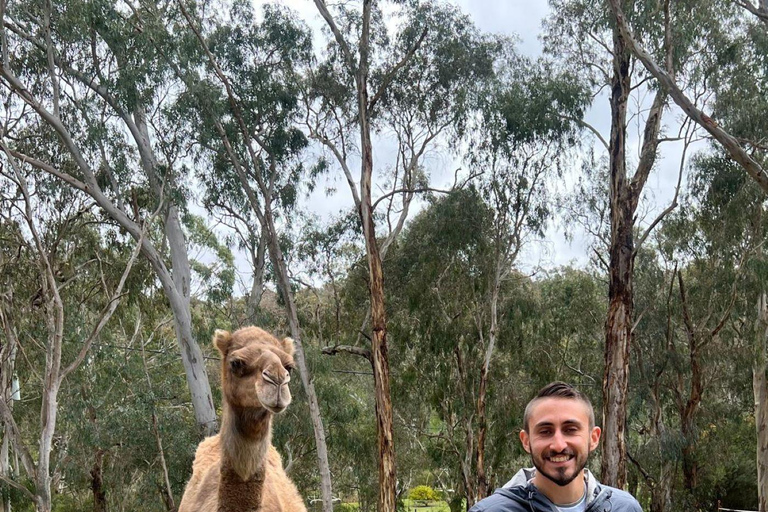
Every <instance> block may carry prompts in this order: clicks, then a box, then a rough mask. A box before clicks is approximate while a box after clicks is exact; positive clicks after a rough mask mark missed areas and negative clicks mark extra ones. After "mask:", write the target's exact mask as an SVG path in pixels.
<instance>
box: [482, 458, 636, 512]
mask: <svg viewBox="0 0 768 512" xmlns="http://www.w3.org/2000/svg"><path fill="white" fill-rule="evenodd" d="M535 474H536V469H534V468H530V469H521V470H520V471H518V472H517V474H516V475H515V476H514V477H513V478H512V480H510V481H509V482H507V483H506V484H505V485H504V487H502V488H500V489H496V492H494V493H493V494H492V495H490V496H488V497H487V498H485V499H484V500H480V501H478V502H477V503H475V506H474V507H472V508H471V509H469V512H558V508H557V507H556V506H555V505H554V504H553V503H552V502H551V501H550V500H549V499H548V498H547V497H546V496H544V494H542V493H541V492H540V491H539V490H538V489H537V488H536V486H535V485H533V482H532V480H533V476H534V475H535ZM584 478H585V480H586V482H587V504H586V510H585V512H643V509H642V508H641V507H640V504H639V503H638V502H637V500H636V499H635V498H634V497H633V496H632V495H631V494H629V493H628V492H625V491H622V490H620V489H615V488H613V487H609V486H607V485H602V484H601V483H600V482H598V481H597V479H596V478H595V477H594V476H593V475H592V473H590V472H589V470H588V469H585V470H584Z"/></svg>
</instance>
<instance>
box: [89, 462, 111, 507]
mask: <svg viewBox="0 0 768 512" xmlns="http://www.w3.org/2000/svg"><path fill="white" fill-rule="evenodd" d="M91 491H92V492H93V512H107V493H106V491H105V490H104V450H102V449H98V450H96V454H95V456H94V459H93V466H92V467H91Z"/></svg>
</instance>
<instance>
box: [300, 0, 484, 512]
mask: <svg viewBox="0 0 768 512" xmlns="http://www.w3.org/2000/svg"><path fill="white" fill-rule="evenodd" d="M315 5H316V6H317V8H318V11H319V12H320V14H321V16H322V17H323V19H324V20H325V21H326V24H327V26H328V28H329V29H330V32H331V41H330V43H329V47H328V55H327V59H326V60H325V61H324V62H322V63H321V64H320V65H319V66H318V68H317V69H316V70H315V72H314V73H313V76H312V94H313V95H314V96H313V99H311V100H310V101H309V102H308V105H307V108H308V118H307V125H308V128H309V131H310V136H311V137H312V138H314V139H315V140H318V141H319V142H320V143H321V144H323V146H324V147H325V148H327V150H328V151H329V152H330V153H331V154H332V155H333V156H334V158H335V160H336V161H337V163H338V165H339V166H340V167H341V169H342V170H343V172H344V176H345V178H346V181H347V183H348V185H349V187H350V192H351V194H352V198H353V200H354V203H355V208H356V209H357V212H358V214H359V216H360V222H361V225H362V231H363V237H364V240H365V247H366V256H367V261H368V267H369V268H368V270H369V279H368V287H369V291H370V315H369V316H368V317H367V319H370V322H371V336H370V340H371V345H370V350H360V348H359V347H353V350H351V351H350V352H352V353H358V354H366V357H368V359H369V361H370V363H371V366H372V367H373V373H374V390H375V397H376V402H375V403H376V407H375V411H376V420H377V438H378V452H379V457H378V458H379V503H378V509H379V510H380V511H381V512H384V511H393V510H394V509H395V498H396V489H395V487H396V477H395V455H394V453H395V452H394V444H393V433H392V428H393V427H392V425H393V420H392V403H391V396H390V375H389V361H388V350H389V348H388V343H387V314H386V306H385V295H384V275H383V271H382V259H383V257H384V256H385V255H386V252H387V249H388V248H389V246H390V244H391V243H392V241H393V240H394V237H395V236H396V235H397V233H398V232H399V231H400V230H401V229H402V227H403V225H404V222H405V219H406V218H407V216H408V212H409V207H410V204H411V201H412V200H413V197H414V195H415V194H416V193H417V191H419V190H424V189H427V188H429V186H428V180H427V178H426V174H425V173H424V165H423V158H424V155H425V153H426V152H427V151H428V150H429V149H430V148H431V147H434V146H435V144H436V143H437V142H438V141H439V140H440V137H441V136H442V135H445V134H447V133H449V132H450V133H454V134H460V133H461V128H462V124H463V119H464V118H465V116H466V101H467V98H468V97H470V96H471V94H472V92H473V90H474V89H473V86H474V85H476V83H477V82H478V81H479V80H482V79H483V77H485V76H489V75H490V74H491V73H492V68H491V64H492V61H493V52H494V48H495V46H496V44H495V43H494V42H493V41H492V40H489V39H488V38H484V37H482V36H481V35H479V34H478V33H477V31H476V29H475V28H474V27H473V26H472V24H471V23H470V22H469V20H468V19H467V18H466V17H464V16H461V15H459V14H458V13H457V12H456V10H455V9H454V8H451V7H447V6H441V5H436V4H431V3H424V4H421V3H419V2H414V3H411V4H403V5H402V6H401V7H400V8H399V10H398V7H397V6H396V3H393V4H392V9H393V10H395V11H397V12H396V13H395V14H396V15H397V16H398V18H399V20H401V21H402V23H401V24H400V26H399V27H398V30H397V31H396V33H395V34H390V33H389V31H388V30H387V26H386V23H385V21H386V18H387V16H386V14H385V12H386V8H384V7H383V6H382V4H381V3H380V2H375V1H373V0H363V2H361V4H360V5H359V7H358V6H349V5H343V6H341V7H339V8H337V9H336V10H335V12H331V10H330V9H329V7H328V5H327V4H326V2H325V1H324V0H315ZM385 130H391V131H392V133H394V134H395V137H396V139H397V157H396V163H395V165H394V172H393V175H392V176H391V179H390V183H389V184H390V185H391V190H390V191H389V192H387V193H385V194H384V195H382V196H380V197H379V198H377V199H375V200H374V199H373V197H372V189H373V186H374V158H373V154H374V145H373V138H372V133H373V132H381V131H385ZM358 137H359V144H355V142H353V141H354V140H355V139H357V138H358ZM357 158H359V159H360V166H361V168H360V179H359V183H357V182H356V181H355V178H354V177H353V174H352V170H351V166H352V165H353V163H355V161H356V159H357ZM377 181H378V180H377ZM395 201H396V202H395ZM393 205H394V207H396V208H399V213H397V214H395V215H394V216H395V218H394V219H391V218H390V215H391V214H393ZM377 206H384V207H386V208H387V213H386V214H385V217H386V220H387V223H388V226H389V227H390V232H389V234H388V236H387V237H386V239H385V240H384V241H383V242H382V243H381V245H380V244H379V240H378V238H377V235H376V232H377V226H376V217H375V214H376V211H375V210H376V207H377ZM366 324H367V320H366ZM339 350H340V347H336V348H335V352H338V351H339ZM368 354H369V356H368Z"/></svg>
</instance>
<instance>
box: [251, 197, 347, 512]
mask: <svg viewBox="0 0 768 512" xmlns="http://www.w3.org/2000/svg"><path fill="white" fill-rule="evenodd" d="M265 203H266V204H265V208H264V220H265V222H266V224H267V225H266V226H265V227H266V229H265V230H264V231H265V232H266V234H267V246H268V248H269V255H270V259H271V260H272V264H273V265H274V266H275V271H276V273H277V285H278V286H279V288H280V291H281V293H282V295H283V300H284V301H285V311H286V314H287V316H288V324H289V326H290V329H291V337H292V338H293V343H294V346H295V348H296V353H295V354H294V355H295V359H296V364H297V366H298V367H299V376H300V377H301V383H302V385H303V386H304V391H305V392H306V393H307V400H308V401H309V414H310V417H311V418H312V430H313V432H314V434H315V446H316V447H317V464H318V468H319V469H320V491H321V495H322V498H323V512H333V492H332V487H331V468H330V465H329V463H328V445H327V444H326V442H325V427H324V426H323V418H322V415H321V413H320V404H319V403H318V401H317V393H315V385H314V383H313V382H312V379H311V378H310V375H309V368H308V367H307V361H306V357H305V355H304V345H303V344H302V342H301V330H300V329H299V317H298V313H297V311H296V303H295V301H294V297H293V292H292V291H291V282H290V279H289V277H288V269H287V268H286V265H285V258H284V257H283V252H282V249H280V243H279V240H278V236H277V231H276V230H275V224H274V216H273V214H272V208H271V204H270V200H269V198H267V199H265Z"/></svg>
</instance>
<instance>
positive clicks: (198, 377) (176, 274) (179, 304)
mask: <svg viewBox="0 0 768 512" xmlns="http://www.w3.org/2000/svg"><path fill="white" fill-rule="evenodd" d="M164 228H165V234H166V238H167V239H168V247H169V249H170V253H171V263H172V265H173V286H174V290H173V292H171V293H172V295H173V296H169V299H170V304H171V310H172V311H173V327H174V331H175V333H176V340H177V342H178V345H179V351H180V353H181V361H182V363H183V365H184V372H185V373H186V377H187V386H188V387H189V392H190V395H191V397H192V408H193V409H194V411H195V420H196V422H197V425H198V427H200V429H201V430H202V433H203V435H204V436H211V435H213V434H215V433H216V431H217V430H218V422H217V420H216V408H215V407H214V405H213V395H212V394H211V385H210V382H209V381H208V371H207V370H206V369H205V359H204V358H203V352H202V350H201V349H200V345H198V344H197V341H195V338H194V335H193V334H192V315H191V310H190V289H189V287H190V268H189V259H188V255H187V247H186V242H185V240H184V232H183V231H182V229H181V222H180V221H179V215H178V210H177V208H176V207H175V206H171V207H170V208H169V209H168V213H167V215H166V221H165V223H164ZM166 294H168V293H167V292H166Z"/></svg>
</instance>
